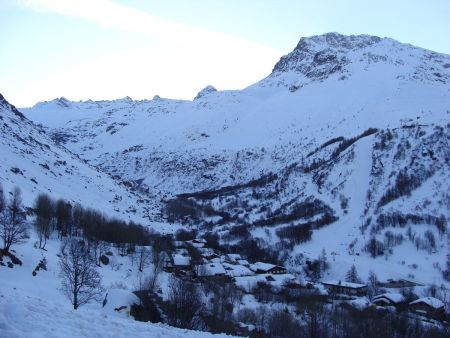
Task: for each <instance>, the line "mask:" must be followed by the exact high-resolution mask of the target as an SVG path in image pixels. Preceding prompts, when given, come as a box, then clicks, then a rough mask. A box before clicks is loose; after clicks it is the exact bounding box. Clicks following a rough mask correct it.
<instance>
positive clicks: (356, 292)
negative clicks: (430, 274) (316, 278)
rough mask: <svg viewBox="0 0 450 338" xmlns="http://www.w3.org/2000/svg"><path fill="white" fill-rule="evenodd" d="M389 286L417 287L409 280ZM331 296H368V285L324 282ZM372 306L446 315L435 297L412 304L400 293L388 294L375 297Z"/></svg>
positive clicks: (443, 307) (441, 304)
mask: <svg viewBox="0 0 450 338" xmlns="http://www.w3.org/2000/svg"><path fill="white" fill-rule="evenodd" d="M388 283H389V285H395V286H398V285H402V286H403V285H407V287H410V286H414V285H417V284H415V283H414V282H411V281H407V280H398V281H395V282H394V281H388ZM322 284H323V286H324V287H325V288H326V290H327V291H328V293H329V294H346V295H350V296H358V297H362V296H365V295H366V294H367V285H366V284H359V283H348V282H342V281H326V282H322ZM372 304H373V305H376V306H380V307H394V308H396V309H404V310H408V311H409V312H412V313H415V314H418V315H422V316H427V317H431V318H441V317H442V316H444V315H445V304H444V303H443V302H442V301H441V300H439V299H437V298H434V297H422V298H419V299H417V300H414V301H412V302H407V300H406V299H405V297H404V296H403V295H402V294H400V293H395V292H388V293H383V294H380V295H377V296H375V297H373V299H372Z"/></svg>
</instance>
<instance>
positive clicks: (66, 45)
mask: <svg viewBox="0 0 450 338" xmlns="http://www.w3.org/2000/svg"><path fill="white" fill-rule="evenodd" d="M449 13H450V0H427V1H424V0H396V1H394V0H377V1H371V0H365V1H361V0H340V1H338V0H321V1H301V0H164V1H161V0H0V43H1V47H0V93H2V94H3V95H4V96H5V97H6V99H7V100H8V101H10V102H11V103H12V104H14V105H16V106H18V107H28V106H32V105H33V104H35V103H36V102H39V101H44V100H51V99H54V98H56V97H61V96H64V97H66V98H68V99H70V100H87V99H94V100H100V99H116V98H122V97H125V96H130V97H132V98H133V99H151V98H152V97H153V96H154V95H159V96H161V97H168V98H176V99H192V98H193V97H194V96H195V95H196V93H197V92H198V91H200V90H201V89H202V88H203V87H205V86H206V85H213V86H215V87H216V88H217V89H219V90H227V89H241V88H245V87H246V86H249V85H251V84H253V83H255V82H257V81H259V80H260V79H262V78H264V77H265V76H267V75H269V74H270V72H271V70H272V68H273V66H274V65H275V63H276V62H277V61H278V60H279V58H280V57H281V56H282V55H284V54H287V53H289V52H290V51H292V49H294V48H295V46H296V44H297V42H298V40H299V39H300V38H301V37H303V36H311V35H317V34H324V33H327V32H339V33H342V34H373V35H377V36H381V37H391V38H394V39H396V40H399V41H401V42H406V43H411V44H413V45H416V46H420V47H423V48H427V49H431V50H435V51H438V52H441V53H447V54H450V38H449V36H450V20H449V19H448V15H449Z"/></svg>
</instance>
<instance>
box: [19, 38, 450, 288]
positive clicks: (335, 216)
mask: <svg viewBox="0 0 450 338" xmlns="http://www.w3.org/2000/svg"><path fill="white" fill-rule="evenodd" d="M199 94H200V95H198V96H197V97H196V99H194V100H192V101H180V100H172V99H165V98H160V97H155V98H154V99H152V100H143V101H134V100H132V99H131V98H128V97H127V98H124V99H120V100H115V101H85V102H72V101H69V100H67V99H65V98H60V99H55V100H53V101H50V102H42V103H38V104H36V105H35V106H34V107H32V108H27V109H21V111H22V112H23V113H24V114H25V115H26V116H27V117H28V118H30V119H31V120H33V121H34V122H35V123H40V124H42V125H43V128H44V129H45V130H46V131H47V133H48V134H49V135H51V137H52V139H53V140H54V141H55V142H57V143H58V144H60V145H61V146H64V147H66V148H67V149H69V150H70V151H71V152H73V153H75V154H77V156H79V157H80V158H82V159H83V160H85V161H87V163H89V164H90V165H92V166H95V167H96V168H98V169H99V170H100V171H102V172H104V173H107V174H109V175H110V176H111V177H112V178H114V179H115V180H117V181H119V182H122V183H124V184H126V185H128V186H130V187H134V189H135V190H136V191H139V192H140V193H143V194H154V195H157V196H160V197H162V198H164V200H167V199H170V198H176V196H177V195H180V194H181V196H179V197H178V199H177V201H178V203H181V205H183V203H185V204H187V205H188V206H189V208H193V209H194V211H192V210H191V211H188V212H187V214H186V213H185V212H184V214H177V213H175V214H174V215H166V216H167V217H169V216H171V217H169V218H172V221H180V220H182V218H183V217H184V216H188V218H189V217H190V218H191V220H190V222H191V223H193V224H194V225H196V226H198V227H199V229H200V230H201V231H205V230H212V231H214V232H217V233H219V234H220V235H221V238H222V241H223V242H224V243H226V244H229V245H231V248H232V249H235V250H238V249H239V247H240V245H239V243H240V242H241V241H242V240H244V239H247V236H248V235H247V232H250V234H251V236H250V237H251V238H258V239H259V240H258V246H259V247H261V248H264V250H266V251H273V252H277V253H278V257H276V258H277V259H280V260H282V261H284V262H286V263H287V264H289V265H290V267H291V268H292V269H293V270H296V269H297V268H298V267H299V265H300V266H302V264H303V263H304V262H305V261H306V260H308V259H315V258H317V257H318V255H319V254H320V253H321V251H322V249H325V250H326V252H327V253H328V254H329V255H330V254H332V255H333V264H332V267H331V269H330V271H329V272H328V273H329V274H330V277H333V278H342V277H343V274H344V273H345V271H347V270H348V268H349V266H350V265H351V264H352V263H355V264H356V265H357V267H358V269H359V270H361V274H362V275H363V276H364V278H365V277H366V276H367V274H368V270H369V269H374V270H376V272H377V274H379V275H380V277H382V278H384V279H387V278H394V277H401V278H409V279H415V280H416V281H418V282H421V283H441V282H442V277H441V276H442V274H441V269H442V267H443V264H444V262H445V256H446V255H447V254H448V252H449V243H448V240H447V233H446V231H445V228H446V226H447V223H448V219H449V216H450V215H449V209H450V208H449V206H450V203H449V195H448V191H450V186H449V183H448V182H450V181H449V174H448V173H449V172H450V170H449V169H450V165H449V157H450V156H449V155H450V154H449V151H450V150H449V147H448V140H449V137H450V135H449V128H448V127H449V125H448V124H449V122H450V106H449V102H450V57H449V56H448V55H444V54H439V53H435V52H432V51H428V50H424V49H421V48H418V47H414V46H411V45H408V44H403V43H400V42H397V41H395V40H392V39H389V38H378V37H374V36H367V35H359V36H344V35H340V34H337V33H329V34H325V35H321V36H314V37H310V38H302V39H301V40H300V42H299V43H298V45H297V46H296V48H295V49H294V50H293V51H292V52H291V53H289V54H288V55H286V56H284V57H282V58H281V59H280V61H279V62H278V63H277V64H276V65H275V66H274V69H273V71H272V73H271V74H270V75H269V76H268V77H266V78H265V79H263V80H261V81H259V82H257V83H256V84H254V85H252V86H250V87H248V88H246V89H244V90H240V91H215V90H213V87H207V88H205V90H202V91H201V92H200V93H199ZM149 199H151V198H150V197H149ZM158 200H159V199H158ZM237 226H243V227H241V228H240V230H239V228H237V229H238V230H235V231H234V233H233V231H231V230H232V229H234V228H236V227H237ZM305 227H306V229H309V230H311V231H312V236H311V240H308V233H306V235H305V233H304V229H305ZM410 228H411V229H410ZM409 229H410V230H409ZM427 230H428V234H426V233H427ZM239 231H241V232H239ZM230 232H231V234H230ZM430 233H431V234H432V235H430ZM431 236H432V237H433V238H434V240H433V239H431ZM303 237H305V238H303ZM369 241H372V242H371V243H372V245H371V249H369V246H368V244H370V243H369ZM236 244H237V245H236ZM371 256H376V257H371ZM300 269H301V268H298V270H300Z"/></svg>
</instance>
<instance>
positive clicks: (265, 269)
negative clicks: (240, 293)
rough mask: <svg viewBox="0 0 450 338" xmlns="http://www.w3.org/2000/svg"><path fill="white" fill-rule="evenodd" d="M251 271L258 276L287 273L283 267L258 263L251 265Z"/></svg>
mask: <svg viewBox="0 0 450 338" xmlns="http://www.w3.org/2000/svg"><path fill="white" fill-rule="evenodd" d="M250 270H252V271H254V272H255V273H257V274H263V273H270V274H275V275H281V274H285V273H287V270H286V268H285V267H283V266H279V265H274V264H269V263H263V262H256V263H254V264H251V265H250Z"/></svg>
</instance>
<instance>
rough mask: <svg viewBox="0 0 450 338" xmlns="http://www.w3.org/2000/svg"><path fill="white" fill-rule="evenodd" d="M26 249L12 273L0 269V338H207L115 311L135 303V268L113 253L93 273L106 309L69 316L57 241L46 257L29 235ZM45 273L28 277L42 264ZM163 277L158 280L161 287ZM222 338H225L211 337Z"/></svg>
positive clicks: (19, 250) (88, 308)
mask: <svg viewBox="0 0 450 338" xmlns="http://www.w3.org/2000/svg"><path fill="white" fill-rule="evenodd" d="M30 235H31V238H30V240H29V241H28V242H27V243H24V244H20V245H17V246H15V247H14V248H13V249H15V254H16V256H17V257H18V258H19V259H20V260H21V261H22V262H23V265H22V266H19V265H15V266H14V268H12V269H11V268H8V267H6V266H0V337H2V338H19V337H20V338H28V337H130V336H131V337H180V338H181V337H210V336H213V335H211V334H209V333H205V332H198V331H189V330H183V329H178V328H173V327H170V326H167V325H163V324H152V323H143V322H138V321H135V320H134V319H133V317H131V316H130V315H129V307H128V308H127V309H126V310H122V311H120V312H118V311H115V310H114V308H115V307H119V306H127V305H129V304H130V302H131V303H133V301H135V300H136V297H135V296H134V295H133V294H132V293H131V292H132V291H133V290H134V288H135V286H136V285H137V281H138V271H137V268H136V266H134V267H133V266H132V265H131V263H130V259H129V258H128V257H120V256H118V255H116V253H115V252H114V254H115V255H114V256H112V257H110V258H111V264H110V265H108V266H102V267H101V268H98V271H99V273H100V274H101V276H102V279H103V286H104V287H105V293H104V294H105V295H106V293H108V298H107V303H106V305H105V307H103V306H102V300H100V301H98V302H95V301H93V302H91V303H89V304H87V305H85V306H81V307H80V308H78V309H77V310H73V308H72V306H71V304H70V302H69V300H68V299H67V298H65V296H64V295H63V293H62V292H61V291H60V286H61V280H60V279H59V277H58V274H59V267H58V261H59V258H58V256H57V253H58V252H59V248H60V241H59V240H57V239H55V238H54V239H52V240H50V241H49V242H48V243H47V247H46V249H47V250H46V251H42V250H40V249H37V248H36V247H35V246H34V243H35V242H36V241H37V238H36V235H35V234H34V233H33V232H31V233H30ZM44 257H45V258H46V260H47V271H45V270H39V271H38V272H37V275H36V276H33V275H32V271H33V270H34V269H35V267H36V265H37V264H38V263H39V261H40V260H41V259H43V258H44ZM166 278H167V277H166V276H164V275H163V276H161V281H162V283H163V282H164V280H165V279H166ZM214 336H215V337H225V335H214Z"/></svg>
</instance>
